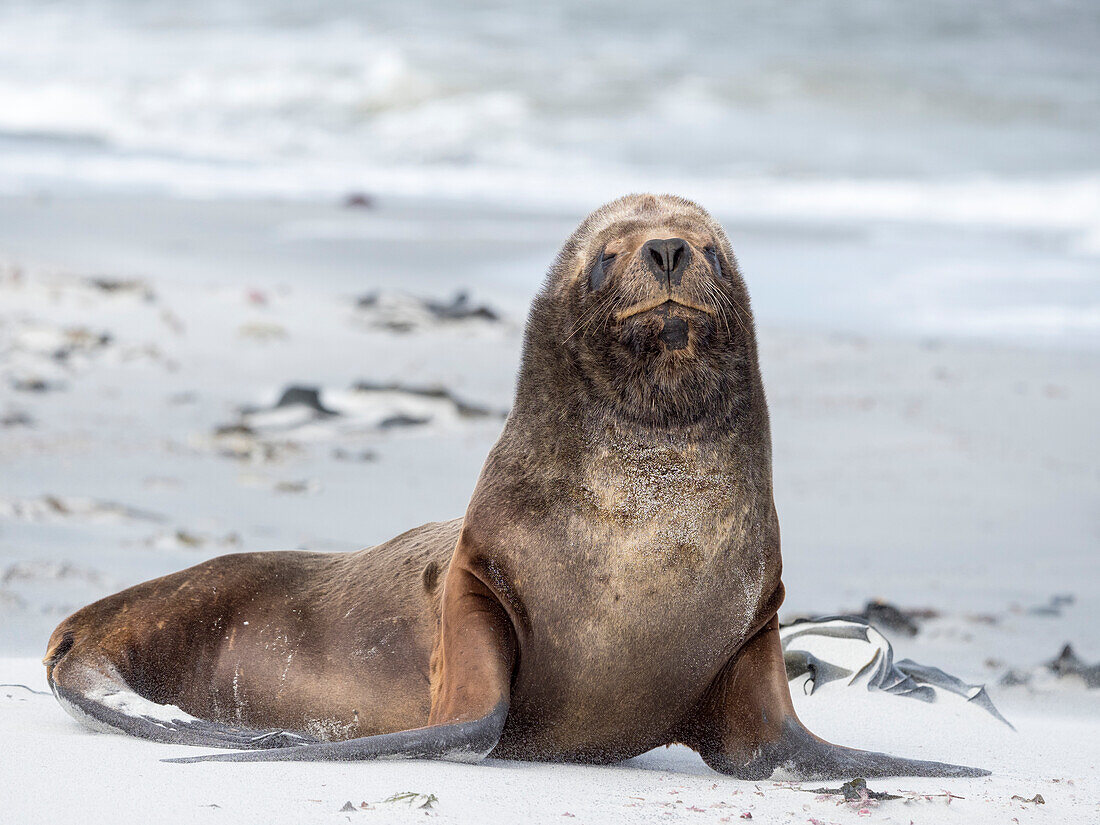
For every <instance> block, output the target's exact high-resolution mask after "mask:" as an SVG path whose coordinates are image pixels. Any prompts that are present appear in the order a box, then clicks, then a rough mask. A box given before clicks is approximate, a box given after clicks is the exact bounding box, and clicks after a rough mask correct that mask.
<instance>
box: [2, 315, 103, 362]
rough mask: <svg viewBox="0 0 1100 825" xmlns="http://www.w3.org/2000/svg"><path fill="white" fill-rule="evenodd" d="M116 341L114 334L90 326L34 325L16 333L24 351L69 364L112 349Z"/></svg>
mask: <svg viewBox="0 0 1100 825" xmlns="http://www.w3.org/2000/svg"><path fill="white" fill-rule="evenodd" d="M112 340H113V339H112V336H111V333H109V332H106V331H99V332H97V331H93V330H91V329H88V328H87V327H80V326H72V327H59V326H54V325H52V324H43V323H30V324H27V325H25V326H24V327H23V328H22V329H20V330H19V331H18V332H16V334H15V336H14V339H13V341H12V343H13V345H14V347H15V348H16V349H18V350H22V351H23V352H28V353H33V354H36V355H40V356H44V357H47V358H51V359H53V360H54V361H58V362H65V361H68V360H69V359H70V358H72V357H73V356H74V355H87V354H91V353H96V352H99V351H101V350H103V349H105V348H106V347H108V346H110V344H111V342H112Z"/></svg>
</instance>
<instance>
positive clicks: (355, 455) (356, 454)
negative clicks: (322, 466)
mask: <svg viewBox="0 0 1100 825" xmlns="http://www.w3.org/2000/svg"><path fill="white" fill-rule="evenodd" d="M332 457H333V459H335V460H336V461H361V462H366V461H375V460H377V459H378V453H376V452H375V451H374V450H348V449H345V448H344V447H337V448H336V449H334V450H333V451H332Z"/></svg>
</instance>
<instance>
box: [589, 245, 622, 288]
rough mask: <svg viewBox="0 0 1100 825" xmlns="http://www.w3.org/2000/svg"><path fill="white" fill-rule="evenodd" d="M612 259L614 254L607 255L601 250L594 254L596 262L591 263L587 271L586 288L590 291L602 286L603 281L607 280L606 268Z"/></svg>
mask: <svg viewBox="0 0 1100 825" xmlns="http://www.w3.org/2000/svg"><path fill="white" fill-rule="evenodd" d="M614 260H615V256H614V255H608V254H607V253H606V252H601V253H600V254H599V255H597V256H596V262H595V263H594V264H592V269H591V270H590V271H589V273H588V288H589V289H590V290H591V291H592V292H595V291H596V290H597V289H599V288H600V287H601V286H603V283H604V281H606V280H607V270H608V269H609V268H610V266H611V262H612V261H614Z"/></svg>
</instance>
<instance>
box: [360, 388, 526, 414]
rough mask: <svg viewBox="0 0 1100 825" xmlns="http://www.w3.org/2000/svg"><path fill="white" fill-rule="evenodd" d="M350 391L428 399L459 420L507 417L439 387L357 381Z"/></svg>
mask: <svg viewBox="0 0 1100 825" xmlns="http://www.w3.org/2000/svg"><path fill="white" fill-rule="evenodd" d="M352 391H353V392H356V393H360V394H367V395H369V394H371V393H378V394H384V393H402V394H405V395H412V396H419V397H420V398H425V399H430V400H432V401H443V402H446V404H449V405H450V406H451V407H453V409H454V412H455V414H456V415H457V416H458V417H459V418H488V417H490V416H493V415H496V416H497V417H498V418H504V417H506V415H507V413H505V412H504V411H503V410H498V411H496V412H494V411H493V410H490V409H489V408H488V407H485V406H482V405H480V404H471V403H470V402H468V401H464V400H462V399H461V398H459V397H458V396H457V395H455V394H454V393H453V392H451V391H450V390H448V389H447V388H445V387H441V386H439V385H432V386H415V385H408V384H399V383H396V382H390V383H376V382H373V381H358V382H356V383H355V384H353V385H352Z"/></svg>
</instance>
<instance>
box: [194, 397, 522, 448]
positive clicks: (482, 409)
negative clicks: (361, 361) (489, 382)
mask: <svg viewBox="0 0 1100 825" xmlns="http://www.w3.org/2000/svg"><path fill="white" fill-rule="evenodd" d="M505 415H506V413H505V412H504V411H503V410H492V409H490V408H489V407H486V406H482V405H480V404H473V403H470V402H468V401H465V400H463V399H461V398H459V397H458V396H457V395H455V394H454V393H453V392H451V391H450V390H448V389H446V388H444V387H440V386H414V385H406V384H401V383H397V382H391V383H376V382H370V381H359V382H357V383H355V384H353V385H352V387H351V388H350V389H348V390H328V389H324V388H321V387H315V386H307V385H299V384H292V385H289V386H287V387H286V388H285V389H284V390H283V391H282V393H281V394H280V395H279V398H278V400H277V401H276V402H275V404H274V405H272V406H270V407H242V408H241V410H240V413H239V419H238V420H237V421H236V422H233V423H230V424H225V425H222V426H219V427H217V428H215V430H214V433H213V437H212V439H210V443H211V444H212V446H213V447H214V449H215V450H216V451H217V452H218V453H219V454H221V455H224V456H226V457H230V458H235V459H240V460H250V461H256V462H270V461H276V460H279V459H280V458H282V457H283V456H285V455H287V454H289V453H291V452H295V451H297V450H299V449H300V448H301V444H302V443H304V442H316V441H331V440H336V439H342V438H349V437H356V436H362V435H367V434H377V433H383V432H387V431H391V430H396V429H410V428H421V427H425V426H428V425H437V426H443V427H450V426H456V425H458V424H460V423H462V422H464V421H468V420H474V419H487V418H493V417H496V418H503V417H504V416H505ZM341 449H342V450H343V452H340V453H335V452H334V454H333V457H334V458H336V459H338V460H342V461H347V460H355V461H369V460H372V459H373V458H374V454H373V453H371V452H370V451H369V450H359V451H354V450H352V449H351V448H350V447H347V448H345V447H341Z"/></svg>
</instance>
